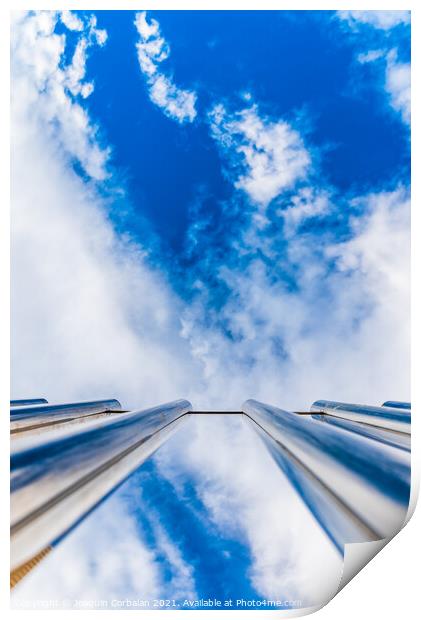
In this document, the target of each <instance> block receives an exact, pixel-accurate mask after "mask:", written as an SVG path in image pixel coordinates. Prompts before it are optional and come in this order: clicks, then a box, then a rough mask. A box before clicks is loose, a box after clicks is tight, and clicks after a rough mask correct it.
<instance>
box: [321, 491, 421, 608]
mask: <svg viewBox="0 0 421 620" xmlns="http://www.w3.org/2000/svg"><path fill="white" fill-rule="evenodd" d="M418 495H419V481H418V480H416V481H415V480H413V482H412V484H411V491H410V498H409V503H408V510H407V512H406V516H405V519H404V521H403V522H402V525H401V527H400V528H399V529H398V530H397V531H396V532H394V534H392V535H391V536H388V537H387V538H382V539H380V540H374V541H367V542H361V543H348V544H346V545H345V550H344V565H343V570H342V577H341V581H340V583H339V586H338V589H337V591H336V592H335V594H334V596H336V594H338V593H339V592H340V591H341V590H342V589H343V588H344V587H345V586H346V585H347V584H348V583H349V582H350V581H351V579H353V578H354V577H355V576H356V575H357V574H358V573H359V572H360V571H361V570H362V569H363V568H364V566H366V565H367V564H368V563H369V562H370V561H371V560H372V559H373V558H374V557H375V556H376V555H377V554H378V553H379V552H380V551H381V550H382V549H383V548H384V547H386V545H387V544H388V543H390V541H391V540H393V538H395V536H397V535H398V534H399V532H401V531H402V530H403V528H404V527H405V526H406V525H407V524H408V523H409V521H410V520H411V517H412V515H413V514H414V511H415V507H416V505H417V502H418ZM332 598H333V597H332Z"/></svg>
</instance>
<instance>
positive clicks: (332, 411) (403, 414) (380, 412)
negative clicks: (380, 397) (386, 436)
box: [311, 400, 411, 433]
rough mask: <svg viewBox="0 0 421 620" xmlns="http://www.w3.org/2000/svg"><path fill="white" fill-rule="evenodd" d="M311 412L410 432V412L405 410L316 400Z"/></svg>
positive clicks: (401, 431)
mask: <svg viewBox="0 0 421 620" xmlns="http://www.w3.org/2000/svg"><path fill="white" fill-rule="evenodd" d="M311 411H312V412H318V413H325V414H328V415H332V416H336V417H337V418H345V419H346V420H351V421H354V422H363V423H366V424H371V425H373V426H380V427H382V428H386V429H389V430H392V431H399V432H400V433H410V432H411V412H410V411H407V410H405V409H396V408H394V407H370V406H369V405H355V404H352V403H339V402H336V401H331V400H317V401H316V402H314V403H313V404H312V406H311Z"/></svg>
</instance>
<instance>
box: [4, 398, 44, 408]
mask: <svg viewBox="0 0 421 620" xmlns="http://www.w3.org/2000/svg"><path fill="white" fill-rule="evenodd" d="M47 402H48V401H47V399H46V398H19V399H17V400H11V401H10V406H11V407H22V406H24V405H42V404H44V403H47Z"/></svg>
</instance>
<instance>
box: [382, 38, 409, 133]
mask: <svg viewBox="0 0 421 620" xmlns="http://www.w3.org/2000/svg"><path fill="white" fill-rule="evenodd" d="M386 91H387V92H388V93H389V95H390V104H391V106H392V107H393V108H394V109H395V110H396V111H397V112H398V113H399V114H400V115H401V117H402V120H403V122H404V123H406V124H408V125H409V124H410V122H411V65H410V64H409V63H403V62H399V61H398V60H397V51H396V50H391V51H390V52H389V54H388V55H387V66H386Z"/></svg>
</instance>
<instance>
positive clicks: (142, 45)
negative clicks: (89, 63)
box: [135, 11, 197, 123]
mask: <svg viewBox="0 0 421 620" xmlns="http://www.w3.org/2000/svg"><path fill="white" fill-rule="evenodd" d="M135 26H136V29H137V32H138V33H139V37H140V38H139V41H138V42H137V44H136V48H137V57H138V60H139V66H140V69H141V71H142V73H143V74H144V76H145V78H146V82H147V84H148V89H149V97H150V99H151V101H153V103H155V104H156V105H157V106H158V107H159V108H161V109H162V110H163V111H164V113H165V114H166V115H167V116H168V117H169V118H172V119H174V120H176V121H178V122H179V123H185V122H190V123H191V122H192V121H194V119H195V118H196V114H197V111H196V99H197V95H196V93H195V92H194V91H192V90H183V89H181V88H179V87H178V86H176V84H175V83H174V80H173V77H172V76H171V75H168V73H165V72H163V71H160V70H159V66H160V63H162V62H163V61H164V60H166V59H167V58H168V57H169V55H170V47H169V45H168V43H167V42H166V40H165V39H164V38H163V36H162V35H161V31H160V27H159V24H158V22H157V21H156V19H153V18H152V19H151V20H150V22H148V20H147V18H146V11H142V12H140V13H137V14H136V19H135Z"/></svg>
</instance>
